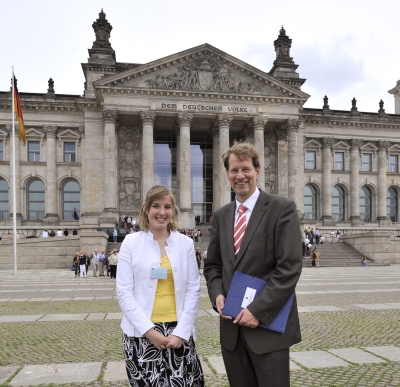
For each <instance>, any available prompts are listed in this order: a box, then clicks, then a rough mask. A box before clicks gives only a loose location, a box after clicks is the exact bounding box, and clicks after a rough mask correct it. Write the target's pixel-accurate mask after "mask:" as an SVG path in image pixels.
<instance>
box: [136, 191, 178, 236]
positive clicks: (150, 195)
mask: <svg viewBox="0 0 400 387" xmlns="http://www.w3.org/2000/svg"><path fill="white" fill-rule="evenodd" d="M166 196H169V197H170V198H171V203H172V219H171V221H170V222H169V223H168V225H167V230H168V231H176V230H177V229H178V222H177V219H176V215H177V212H178V209H177V207H176V201H175V198H174V195H172V192H171V191H170V190H169V189H168V188H167V187H165V186H164V185H155V186H153V187H151V188H150V189H149V191H148V192H147V194H146V199H145V201H144V203H143V205H142V208H141V210H140V213H139V217H138V223H139V227H140V229H141V230H143V231H149V218H148V216H147V213H146V212H147V211H148V210H149V208H150V206H151V205H152V203H153V202H154V201H155V200H157V199H161V198H165V197H166Z"/></svg>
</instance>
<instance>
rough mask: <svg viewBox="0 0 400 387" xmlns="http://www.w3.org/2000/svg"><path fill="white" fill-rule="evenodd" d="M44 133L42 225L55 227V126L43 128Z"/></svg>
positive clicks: (57, 218)
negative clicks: (44, 201) (44, 203)
mask: <svg viewBox="0 0 400 387" xmlns="http://www.w3.org/2000/svg"><path fill="white" fill-rule="evenodd" d="M43 129H44V131H45V133H46V158H47V160H46V180H47V182H46V185H47V186H46V216H45V217H44V218H43V224H44V225H57V224H58V221H59V216H58V211H57V199H58V192H57V168H56V133H57V126H56V125H48V126H43Z"/></svg>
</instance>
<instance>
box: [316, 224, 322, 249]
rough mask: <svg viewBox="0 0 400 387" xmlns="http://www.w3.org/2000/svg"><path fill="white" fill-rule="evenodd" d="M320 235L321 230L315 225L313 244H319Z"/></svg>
mask: <svg viewBox="0 0 400 387" xmlns="http://www.w3.org/2000/svg"><path fill="white" fill-rule="evenodd" d="M320 237H321V231H319V228H318V227H317V228H316V229H315V244H316V245H319V241H320Z"/></svg>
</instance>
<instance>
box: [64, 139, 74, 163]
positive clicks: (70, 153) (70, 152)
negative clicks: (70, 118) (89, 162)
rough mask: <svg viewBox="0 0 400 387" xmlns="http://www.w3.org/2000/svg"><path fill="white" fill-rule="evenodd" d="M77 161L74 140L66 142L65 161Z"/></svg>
mask: <svg viewBox="0 0 400 387" xmlns="http://www.w3.org/2000/svg"><path fill="white" fill-rule="evenodd" d="M75 161H76V150H75V143H74V142H64V163H74V162H75Z"/></svg>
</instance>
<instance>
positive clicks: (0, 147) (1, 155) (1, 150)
mask: <svg viewBox="0 0 400 387" xmlns="http://www.w3.org/2000/svg"><path fill="white" fill-rule="evenodd" d="M0 161H4V148H3V141H0Z"/></svg>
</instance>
